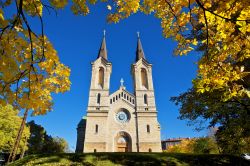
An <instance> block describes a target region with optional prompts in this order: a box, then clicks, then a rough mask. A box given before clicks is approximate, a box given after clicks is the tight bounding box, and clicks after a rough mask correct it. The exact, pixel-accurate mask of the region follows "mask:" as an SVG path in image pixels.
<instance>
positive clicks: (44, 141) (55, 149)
mask: <svg viewBox="0 0 250 166" xmlns="http://www.w3.org/2000/svg"><path fill="white" fill-rule="evenodd" d="M28 126H29V127H30V133H31V136H30V138H29V139H28V147H29V150H28V151H27V153H28V154H41V153H63V152H67V151H68V143H67V142H66V141H65V140H64V139H63V138H59V137H52V136H50V135H48V134H47V132H46V130H45V129H44V128H43V127H42V126H41V125H38V124H36V123H35V122H34V121H30V122H28Z"/></svg>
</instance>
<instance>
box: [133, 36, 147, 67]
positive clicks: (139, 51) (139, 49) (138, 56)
mask: <svg viewBox="0 0 250 166" xmlns="http://www.w3.org/2000/svg"><path fill="white" fill-rule="evenodd" d="M141 58H143V59H145V55H144V51H143V48H142V44H141V40H140V36H139V33H138V39H137V48H136V59H135V61H136V62H137V61H138V60H140V59H141Z"/></svg>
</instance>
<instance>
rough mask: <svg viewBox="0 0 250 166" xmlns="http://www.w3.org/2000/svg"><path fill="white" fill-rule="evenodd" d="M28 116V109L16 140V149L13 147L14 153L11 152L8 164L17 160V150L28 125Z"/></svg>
mask: <svg viewBox="0 0 250 166" xmlns="http://www.w3.org/2000/svg"><path fill="white" fill-rule="evenodd" d="M27 116H28V109H26V110H25V112H24V116H23V120H22V123H21V126H20V128H19V131H18V134H17V138H16V140H15V144H14V147H13V149H12V151H11V152H10V155H9V158H8V162H7V163H9V162H12V161H14V160H15V158H16V152H17V149H18V147H19V143H20V140H21V138H22V134H23V129H24V125H25V123H26V119H27Z"/></svg>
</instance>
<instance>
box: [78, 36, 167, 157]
mask: <svg viewBox="0 0 250 166" xmlns="http://www.w3.org/2000/svg"><path fill="white" fill-rule="evenodd" d="M135 57H136V58H135V59H136V60H135V62H134V63H133V64H132V65H131V75H132V77H133V83H134V92H132V93H131V92H128V91H127V90H126V88H125V86H124V85H123V80H121V85H120V88H119V89H118V90H117V91H115V92H114V93H112V94H110V91H109V88H110V77H111V73H112V63H111V62H109V61H108V54H107V48H106V41H105V33H104V36H103V39H102V43H101V47H100V49H99V53H98V56H97V59H96V60H95V61H94V62H92V63H91V65H92V77H91V83H90V90H89V101H88V107H87V115H86V116H84V117H83V118H82V120H81V121H80V122H79V124H78V126H77V143H76V152H77V153H90V152H161V151H162V149H161V139H160V138H161V136H160V124H159V122H158V120H157V109H156V105H155V95H154V87H153V77H152V64H150V63H149V62H148V61H147V60H146V58H145V55H144V52H143V48H142V44H141V41H140V37H139V33H138V39H137V48H136V55H135Z"/></svg>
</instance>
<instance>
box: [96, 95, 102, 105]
mask: <svg viewBox="0 0 250 166" xmlns="http://www.w3.org/2000/svg"><path fill="white" fill-rule="evenodd" d="M96 102H97V104H100V103H101V94H100V93H98V95H97V101H96Z"/></svg>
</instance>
